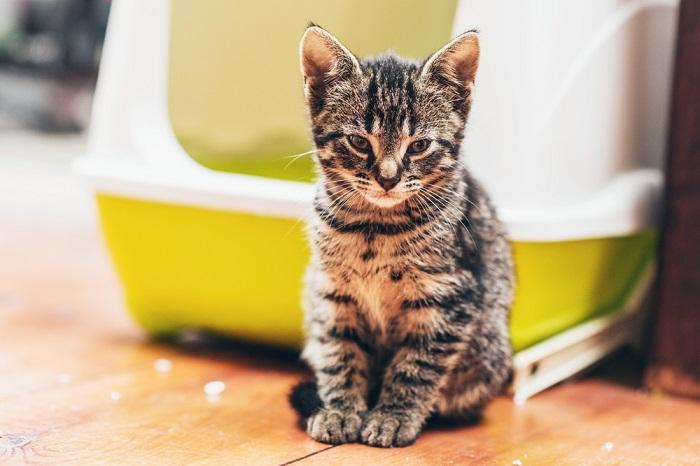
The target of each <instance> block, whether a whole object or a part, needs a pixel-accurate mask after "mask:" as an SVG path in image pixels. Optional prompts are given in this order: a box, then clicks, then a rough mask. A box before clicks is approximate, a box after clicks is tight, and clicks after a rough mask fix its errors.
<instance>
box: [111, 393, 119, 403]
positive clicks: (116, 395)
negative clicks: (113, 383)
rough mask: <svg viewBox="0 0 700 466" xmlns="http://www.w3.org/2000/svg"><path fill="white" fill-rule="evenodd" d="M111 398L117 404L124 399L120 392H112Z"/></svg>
mask: <svg viewBox="0 0 700 466" xmlns="http://www.w3.org/2000/svg"><path fill="white" fill-rule="evenodd" d="M109 398H110V399H111V400H112V401H114V402H115V403H116V402H117V401H119V400H121V399H122V394H121V393H119V392H112V393H110V394H109Z"/></svg>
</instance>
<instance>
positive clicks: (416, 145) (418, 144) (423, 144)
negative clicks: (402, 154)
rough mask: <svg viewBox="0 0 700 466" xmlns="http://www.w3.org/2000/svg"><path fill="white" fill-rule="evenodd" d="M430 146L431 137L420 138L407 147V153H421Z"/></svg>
mask: <svg viewBox="0 0 700 466" xmlns="http://www.w3.org/2000/svg"><path fill="white" fill-rule="evenodd" d="M428 147H430V140H429V139H419V140H417V141H413V142H412V143H411V144H410V145H409V146H408V149H406V153H407V154H420V153H421V152H425V150H426V149H428Z"/></svg>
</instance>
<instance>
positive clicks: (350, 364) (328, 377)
mask: <svg viewBox="0 0 700 466" xmlns="http://www.w3.org/2000/svg"><path fill="white" fill-rule="evenodd" d="M325 300H326V301H330V302H328V303H327V305H328V306H331V307H332V309H325V310H324V311H323V312H320V313H319V315H324V316H330V317H327V318H325V319H318V322H316V328H313V327H312V329H311V330H312V331H311V332H310V333H311V335H310V339H309V341H308V343H307V346H306V348H305V349H304V358H305V359H306V360H307V361H308V362H309V363H310V365H311V366H312V367H313V369H314V372H315V374H316V379H317V383H318V394H319V397H320V398H321V401H322V402H323V408H322V409H321V410H320V411H319V412H317V413H316V414H314V415H312V416H311V417H310V418H309V419H308V422H307V431H308V433H309V435H311V437H313V438H314V439H315V440H318V441H320V442H325V443H332V444H339V443H347V442H354V441H356V440H357V439H358V437H359V433H360V429H361V427H362V422H363V419H364V416H365V413H366V411H367V390H368V380H367V378H368V375H369V353H371V352H372V351H373V350H372V347H371V346H370V345H369V344H368V343H367V342H366V341H365V340H364V339H363V336H362V331H361V329H359V328H358V325H357V321H355V320H353V319H351V318H348V317H347V316H348V315H352V314H348V313H347V311H349V310H348V309H339V307H348V306H352V305H353V302H351V300H349V299H348V298H346V297H343V299H339V298H338V295H335V294H328V295H326V296H325ZM333 300H335V301H338V300H341V301H344V302H333ZM343 311H345V312H343ZM351 311H352V312H354V311H356V310H351ZM339 316H346V317H345V318H343V317H339Z"/></svg>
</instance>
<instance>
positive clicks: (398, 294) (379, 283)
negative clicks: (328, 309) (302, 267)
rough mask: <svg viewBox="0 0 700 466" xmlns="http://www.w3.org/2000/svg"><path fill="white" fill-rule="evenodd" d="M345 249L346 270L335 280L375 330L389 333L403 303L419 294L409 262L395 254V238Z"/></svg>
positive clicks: (350, 244)
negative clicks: (352, 299)
mask: <svg viewBox="0 0 700 466" xmlns="http://www.w3.org/2000/svg"><path fill="white" fill-rule="evenodd" d="M342 249H343V254H342V260H343V262H344V265H345V268H344V272H343V273H341V274H340V275H341V276H337V277H336V278H337V279H338V280H340V283H339V285H340V286H343V287H347V289H348V292H349V293H350V294H352V295H353V296H356V297H357V299H358V302H359V308H360V309H359V311H360V312H362V313H363V314H365V316H366V318H367V320H368V322H369V323H370V324H371V325H372V326H373V327H375V328H377V329H380V330H382V331H384V330H386V328H387V327H388V325H389V323H390V321H392V320H394V319H395V318H396V317H397V316H399V315H400V313H401V303H402V302H403V301H404V300H406V299H410V298H411V297H412V296H413V295H415V293H416V290H415V287H416V283H415V280H414V279H415V273H414V270H413V265H412V263H411V261H410V258H408V257H403V256H400V255H397V254H396V249H397V242H396V241H395V240H394V239H393V238H374V239H369V240H368V239H366V238H363V239H362V240H359V241H358V240H355V241H354V242H347V244H346V245H345V246H344V247H343V248H342ZM341 270H343V268H342V267H341Z"/></svg>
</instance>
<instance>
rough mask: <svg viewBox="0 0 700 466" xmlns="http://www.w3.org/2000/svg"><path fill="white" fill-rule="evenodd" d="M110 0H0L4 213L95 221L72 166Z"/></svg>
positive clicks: (81, 143)
mask: <svg viewBox="0 0 700 466" xmlns="http://www.w3.org/2000/svg"><path fill="white" fill-rule="evenodd" d="M110 3H111V2H110V1H109V0H2V1H0V195H1V197H0V208H1V209H2V210H1V211H0V214H1V215H2V216H3V219H4V221H6V222H11V221H12V219H17V218H19V217H21V218H22V219H23V221H27V222H29V224H31V225H36V224H37V223H40V224H51V225H61V226H63V227H66V228H76V227H82V226H84V225H85V224H86V222H89V223H93V222H94V218H93V209H92V205H91V201H90V199H89V198H88V196H87V193H86V192H84V189H81V188H80V185H79V183H78V182H77V179H76V177H74V175H73V174H72V172H71V170H70V163H71V161H72V160H73V159H75V158H77V157H78V156H79V155H81V154H82V153H83V152H84V150H85V141H86V130H87V126H88V122H89V118H90V108H91V103H92V96H93V91H94V87H95V81H96V78H97V69H98V66H99V61H100V55H101V51H102V43H103V40H104V35H105V28H106V25H107V17H108V14H109V8H110Z"/></svg>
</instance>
